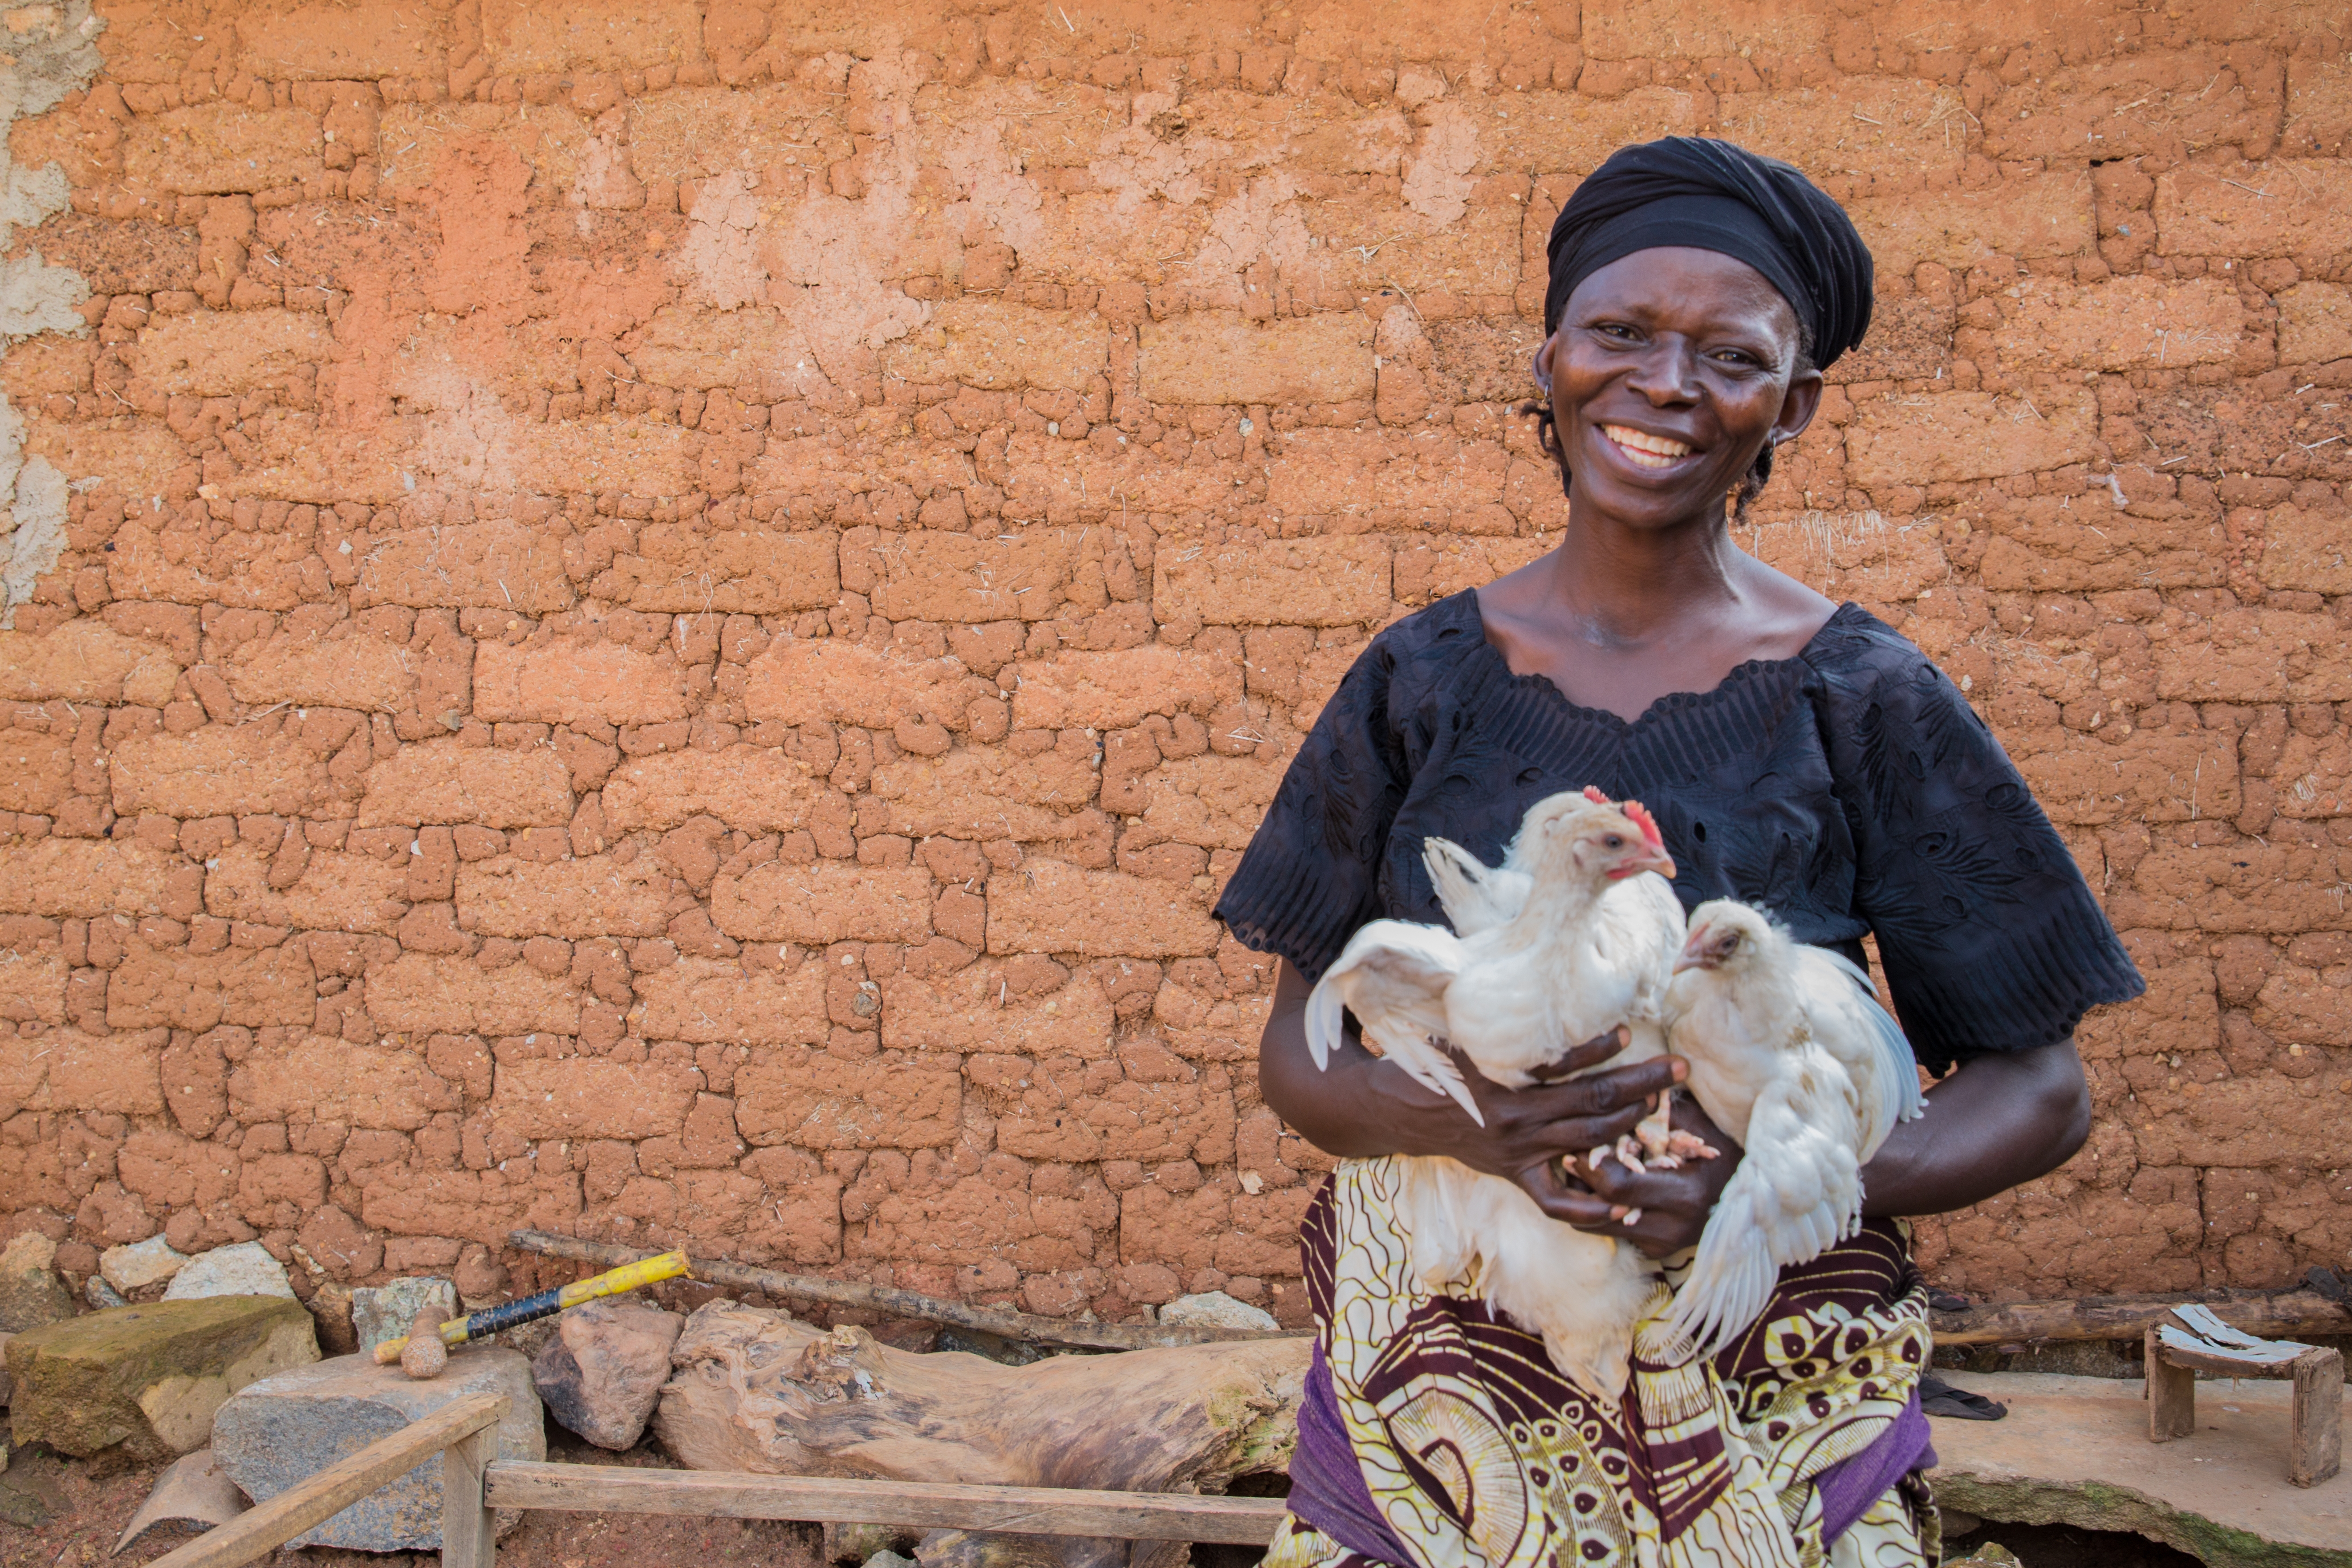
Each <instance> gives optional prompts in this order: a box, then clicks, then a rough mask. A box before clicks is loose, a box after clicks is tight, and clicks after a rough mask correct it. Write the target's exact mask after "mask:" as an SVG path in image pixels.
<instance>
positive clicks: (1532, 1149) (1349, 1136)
mask: <svg viewBox="0 0 2352 1568" xmlns="http://www.w3.org/2000/svg"><path fill="white" fill-rule="evenodd" d="M1309 989H1310V987H1309V986H1308V985H1307V981H1306V980H1305V978H1304V977H1303V976H1301V975H1300V974H1299V973H1298V972H1297V970H1295V969H1293V968H1291V967H1290V965H1289V964H1288V963H1284V964H1283V965H1282V966H1281V967H1280V969H1279V971H1278V972H1277V974H1276V980H1275V990H1274V1010H1273V1012H1272V1014H1271V1015H1270V1016H1268V1017H1267V1019H1266V1022H1265V1035H1264V1037H1262V1038H1261V1039H1260V1041H1259V1044H1258V1089H1259V1092H1260V1093H1262V1094H1263V1095H1264V1096H1265V1102H1266V1104H1267V1105H1269V1106H1271V1107H1273V1109H1274V1111H1275V1114H1276V1115H1277V1116H1280V1117H1281V1118H1282V1119H1283V1120H1284V1121H1286V1122H1288V1123H1289V1124H1290V1125H1291V1126H1292V1127H1293V1128H1295V1129H1297V1132H1298V1134H1299V1136H1301V1137H1303V1138H1305V1139H1306V1140H1307V1142H1309V1143H1312V1144H1314V1145H1315V1146H1316V1147H1317V1148H1318V1149H1320V1150H1322V1151H1323V1152H1325V1153H1327V1154H1336V1155H1339V1157H1340V1158H1342V1159H1369V1158H1372V1157H1374V1156H1377V1155H1381V1154H1444V1155H1447V1156H1450V1157H1451V1158H1453V1159H1456V1160H1459V1161H1461V1162H1462V1163H1464V1164H1465V1165H1468V1166H1470V1167H1471V1168H1472V1169H1473V1170H1478V1171H1484V1172H1486V1173H1488V1174H1489V1175H1496V1176H1501V1177H1503V1178H1504V1179H1505V1180H1507V1181H1516V1182H1518V1183H1519V1184H1521V1185H1523V1186H1526V1187H1528V1191H1529V1192H1530V1193H1531V1194H1534V1195H1535V1197H1536V1199H1537V1201H1538V1203H1541V1204H1543V1205H1544V1207H1545V1208H1546V1210H1547V1211H1548V1212H1551V1213H1553V1214H1554V1215H1555V1217H1559V1218H1568V1217H1570V1215H1568V1214H1566V1213H1561V1212H1559V1209H1558V1208H1557V1207H1556V1202H1557V1201H1558V1200H1559V1199H1560V1198H1570V1199H1574V1198H1580V1200H1581V1205H1582V1206H1580V1207H1579V1208H1577V1209H1576V1210H1575V1212H1577V1213H1583V1212H1585V1211H1586V1210H1587V1209H1589V1208H1590V1207H1591V1205H1592V1203H1593V1199H1592V1197H1591V1194H1587V1193H1580V1190H1578V1189H1574V1188H1563V1187H1562V1186H1561V1184H1559V1180H1558V1177H1557V1175H1556V1173H1552V1172H1551V1171H1550V1163H1551V1162H1552V1161H1553V1160H1556V1159H1559V1158H1560V1157H1561V1156H1564V1155H1570V1154H1578V1153H1582V1152H1586V1151H1588V1150H1591V1149H1593V1148H1596V1147H1598V1146H1599V1145H1601V1144H1603V1143H1611V1142H1615V1141H1616V1140H1617V1139H1618V1138H1619V1137H1620V1136H1622V1134H1624V1133H1626V1132H1630V1131H1633V1124H1634V1123H1635V1122H1636V1121H1640V1120H1641V1119H1642V1116H1643V1109H1644V1104H1645V1102H1646V1101H1647V1100H1649V1099H1650V1097H1651V1096H1653V1095H1654V1094H1656V1093H1657V1092H1658V1090H1660V1089H1664V1088H1666V1087H1668V1086H1669V1085H1671V1084H1675V1083H1678V1082H1680V1081H1681V1080H1682V1079H1684V1078H1685V1077H1686V1076H1687V1075H1688V1072H1689V1068H1687V1067H1686V1066H1685V1064H1684V1063H1683V1062H1681V1061H1680V1060H1679V1059H1677V1058H1670V1057H1658V1058H1653V1059H1652V1060H1650V1061H1646V1062H1641V1063H1638V1064H1636V1065H1634V1066H1632V1067H1626V1068H1611V1069H1609V1070H1607V1071H1603V1072H1597V1073H1586V1074H1585V1076H1583V1077H1581V1078H1578V1079H1571V1080H1570V1081H1568V1082H1565V1083H1556V1084H1551V1083H1548V1084H1538V1085H1535V1086H1534V1087H1532V1088H1528V1089H1502V1088H1498V1087H1497V1086H1496V1085H1495V1084H1493V1083H1491V1082H1489V1081H1488V1080H1487V1079H1485V1078H1483V1077H1481V1076H1480V1075H1479V1073H1478V1070H1477V1068H1474V1067H1472V1066H1471V1065H1470V1064H1469V1062H1468V1061H1466V1060H1464V1059H1462V1058H1458V1057H1457V1058H1455V1060H1456V1061H1457V1062H1458V1063H1459V1065H1460V1066H1461V1068H1462V1076H1463V1078H1464V1079H1465V1081H1466V1082H1467V1083H1468V1084H1469V1086H1470V1092H1471V1095H1472V1097H1473V1098H1474V1099H1475V1100H1476V1101H1477V1104H1478V1109H1479V1110H1480V1111H1481V1113H1483V1114H1484V1115H1485V1117H1486V1125H1485V1126H1484V1127H1481V1126H1479V1125H1478V1124H1477V1123H1476V1122H1475V1121H1471V1120H1470V1118H1469V1117H1468V1116H1466V1115H1465V1114H1463V1111H1462V1109H1461V1108H1460V1107H1459V1106H1457V1105H1455V1104H1454V1102H1453V1101H1452V1100H1448V1099H1447V1098H1446V1097H1445V1096H1444V1095H1442V1094H1438V1093H1436V1092H1434V1091H1433V1090H1431V1089H1423V1087H1422V1086H1421V1085H1420V1084H1418V1083H1415V1082H1414V1081H1413V1080H1412V1079H1411V1078H1408V1077H1407V1076H1406V1075H1405V1073H1404V1070H1403V1069H1402V1068H1399V1067H1397V1066H1396V1065H1395V1064H1394V1063H1391V1062H1386V1061H1382V1060H1381V1058H1378V1057H1376V1056H1374V1055H1372V1054H1371V1053H1370V1051H1368V1050H1366V1049H1365V1048H1364V1047H1363V1046H1362V1045H1360V1043H1359V1042H1358V1041H1357V1040H1356V1038H1355V1037H1354V1036H1353V1035H1352V1034H1351V1035H1350V1036H1349V1038H1348V1040H1347V1042H1346V1043H1345V1044H1344V1045H1343V1046H1341V1047H1340V1048H1339V1051H1338V1053H1337V1054H1335V1055H1334V1056H1333V1058H1331V1064H1330V1066H1329V1068H1328V1069H1325V1070H1320V1071H1318V1069H1317V1068H1316V1066H1315V1058H1314V1057H1313V1055H1312V1053H1310V1052H1309V1051H1308V1049H1307V1017H1306V1009H1307V994H1308V992H1309ZM1621 1049H1622V1046H1621V1045H1620V1044H1619V1043H1618V1040H1617V1038H1616V1037H1615V1036H1614V1035H1610V1036H1605V1037H1602V1038H1601V1039H1600V1040H1596V1041H1593V1042H1591V1043H1590V1044H1587V1045H1583V1046H1580V1047H1577V1048H1576V1049H1575V1050H1573V1051H1571V1052H1570V1053H1569V1056H1568V1058H1567V1060H1566V1061H1565V1062H1563V1063H1562V1064H1561V1067H1560V1069H1559V1070H1560V1071H1562V1072H1582V1071H1583V1070H1584V1069H1585V1068H1590V1067H1592V1066H1594V1065H1595V1064H1597V1063H1600V1062H1603V1061H1606V1060H1608V1059H1609V1058H1611V1057H1612V1056H1615V1055H1616V1054H1617V1052H1618V1051H1619V1050H1621ZM1710 1201H1712V1199H1710Z"/></svg>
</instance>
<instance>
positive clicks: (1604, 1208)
mask: <svg viewBox="0 0 2352 1568" xmlns="http://www.w3.org/2000/svg"><path fill="white" fill-rule="evenodd" d="M1580 1169H1581V1167H1580ZM1518 1183H1519V1186H1520V1189H1521V1190H1522V1191H1524V1192H1525V1193H1526V1194H1528V1196H1529V1197H1531V1198H1533V1199H1535V1201H1536V1206H1537V1207H1538V1208H1539V1209H1541V1210H1543V1212H1544V1213H1545V1214H1546V1215H1549V1217H1551V1218H1553V1219H1556V1220H1559V1221H1561V1222H1562V1223H1564V1224H1567V1225H1572V1226H1575V1227H1576V1228H1577V1229H1579V1230H1592V1231H1598V1230H1601V1229H1604V1228H1605V1227H1607V1226H1609V1225H1610V1224H1612V1214H1611V1211H1612V1209H1615V1210H1616V1213H1617V1214H1619V1215H1622V1214H1623V1212H1624V1211H1623V1209H1622V1208H1618V1207H1617V1205H1612V1203H1611V1202H1610V1201H1609V1200H1608V1199H1607V1198H1604V1197H1601V1196H1600V1195H1598V1194H1595V1193H1594V1192H1593V1191H1592V1190H1591V1188H1590V1187H1587V1186H1585V1185H1584V1184H1582V1183H1580V1182H1579V1181H1576V1180H1574V1179H1573V1178H1571V1177H1570V1176H1569V1175H1567V1174H1566V1173H1565V1172H1564V1171H1563V1170H1562V1167H1561V1164H1560V1162H1559V1161H1558V1160H1543V1161H1539V1162H1538V1163H1535V1164H1533V1165H1530V1166H1528V1168H1527V1169H1526V1170H1524V1171H1521V1172H1520V1173H1519V1175H1518Z"/></svg>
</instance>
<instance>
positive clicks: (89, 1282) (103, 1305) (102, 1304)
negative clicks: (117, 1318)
mask: <svg viewBox="0 0 2352 1568" xmlns="http://www.w3.org/2000/svg"><path fill="white" fill-rule="evenodd" d="M81 1293H82V1294H83V1295H84V1296H85V1297H87V1298H89V1304H90V1305H91V1306H93V1307H95V1308H97V1309H98V1310H100V1311H101V1312H103V1311H104V1310H107V1309H108V1308H109V1307H128V1306H129V1305H131V1303H130V1302H129V1301H126V1300H123V1299H122V1292H121V1291H120V1290H118V1289H115V1288H114V1287H113V1286H111V1285H109V1284H108V1283H107V1282H106V1279H105V1276H103V1275H99V1274H93V1275H91V1276H90V1277H89V1279H85V1280H83V1281H82V1282H81Z"/></svg>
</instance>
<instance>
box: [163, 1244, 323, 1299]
mask: <svg viewBox="0 0 2352 1568" xmlns="http://www.w3.org/2000/svg"><path fill="white" fill-rule="evenodd" d="M207 1296H283V1297H284V1298H285V1299H286V1300H289V1301H291V1300H294V1287H293V1285H292V1283H291V1282H289V1280H288V1279H287V1278H286V1266H285V1265H284V1264H282V1263H280V1262H278V1259H276V1258H272V1257H270V1256H269V1251H268V1248H267V1247H263V1246H262V1245H261V1243H259V1242H257V1241H241V1242H239V1243H237V1244H236V1246H235V1247H214V1248H213V1249H212V1250H211V1251H210V1252H200V1253H198V1254H196V1256H195V1257H194V1258H190V1259H188V1261H187V1262H185V1263H184V1264H182V1265H181V1266H180V1269H179V1272H177V1273H175V1274H173V1276H172V1283H171V1285H170V1286H169V1287H168V1288H166V1289H165V1290H164V1291H163V1300H166V1301H200V1300H204V1299H205V1297H207Z"/></svg>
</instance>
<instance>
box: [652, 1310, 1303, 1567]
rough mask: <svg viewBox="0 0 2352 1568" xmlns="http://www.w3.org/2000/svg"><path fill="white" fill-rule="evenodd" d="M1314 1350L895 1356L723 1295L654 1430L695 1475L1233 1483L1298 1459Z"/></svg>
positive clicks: (853, 1334) (1152, 1547) (1074, 1555)
mask: <svg viewBox="0 0 2352 1568" xmlns="http://www.w3.org/2000/svg"><path fill="white" fill-rule="evenodd" d="M1307 1344H1308V1342H1307V1341H1306V1340H1303V1339H1296V1340H1293V1339H1285V1340H1264V1341H1257V1342H1243V1343H1236V1344H1222V1345H1190V1346H1184V1347H1181V1348H1175V1349H1167V1350H1140V1351H1129V1352H1123V1353H1121V1354H1118V1355H1100V1356H1097V1355H1075V1356H1054V1357H1050V1358H1048V1359H1046V1360H1045V1361H1041V1362H1036V1363H1032V1364H1030V1365H1028V1366H1020V1367H1012V1366H1003V1365H999V1364H998V1363H995V1362H992V1361H988V1360H985V1359H983V1358H982V1357H980V1356H974V1355H964V1354H961V1353H957V1352H941V1353H937V1354H931V1355H917V1354H913V1353H910V1352H904V1351H896V1350H892V1349H890V1348H889V1347H888V1346H887V1345H883V1344H881V1343H879V1342H877V1341H876V1340H875V1338H874V1337H873V1336H872V1335H871V1334H869V1333H867V1332H866V1331H865V1330H863V1329H858V1328H849V1327H844V1328H839V1329H835V1330H833V1331H830V1332H828V1331H824V1330H820V1329H814V1328H811V1327H810V1326H808V1325H807V1324H805V1323H801V1322H797V1321H794V1320H793V1318H792V1317H791V1316H789V1315H788V1314H786V1313H783V1312H778V1311H770V1310H761V1309H759V1308H753V1307H743V1306H739V1305H737V1304H736V1303H734V1302H731V1301H723V1300H722V1301H712V1302H710V1303H709V1305H707V1306H705V1307H703V1308H701V1309H700V1310H698V1311H697V1312H696V1313H695V1314H694V1315H693V1316H692V1317H691V1318H689V1319H688V1321H687V1325H686V1330H685V1331H684V1332H683V1333H681V1334H680V1335H679V1336H678V1341H677V1347H676V1348H675V1349H674V1350H673V1351H672V1352H671V1356H670V1365H671V1367H672V1369H673V1371H672V1375H671V1378H670V1381H669V1384H668V1386H667V1387H666V1388H664V1389H663V1390H662V1396H661V1406H660V1409H659V1410H658V1412H657V1413H656V1415H655V1417H654V1426H655V1429H656V1431H657V1432H658V1433H659V1434H660V1436H661V1440H662V1443H663V1444H664V1446H665V1447H667V1448H668V1449H669V1451H670V1452H671V1453H672V1454H673V1455H675V1456H676V1457H677V1458H678V1459H679V1460H680V1461H681V1462H682V1463H684V1464H687V1465H689V1466H691V1467H693V1468H697V1469H717V1470H752V1471H759V1472H764V1473H767V1474H772V1475H820V1476H823V1475H832V1476H869V1477H876V1478H880V1479H903V1480H925V1481H960V1482H971V1483H980V1484H992V1485H998V1486H1050V1487H1088V1488H1099V1489H1107V1490H1114V1491H1192V1492H1222V1491H1223V1490H1225V1489H1226V1488H1227V1487H1228V1486H1229V1485H1230V1484H1231V1482H1232V1480H1233V1478H1234V1477H1235V1476H1238V1475H1246V1474H1250V1473H1252V1472H1255V1471H1267V1470H1281V1469H1284V1468H1287V1466H1288V1465H1289V1462H1290V1452H1291V1449H1292V1447H1293V1446H1294V1445H1295V1444H1296V1443H1297V1429H1298V1401H1299V1393H1300V1386H1301V1384H1302V1383H1303V1381H1304V1379H1305V1377H1306V1374H1307ZM888 1522H889V1521H877V1523H885V1524H887V1523H888ZM1130 1545H1132V1547H1133V1551H1132V1552H1130V1551H1129V1547H1130ZM1184 1552H1185V1548H1184V1546H1183V1545H1182V1544H1181V1542H1132V1543H1129V1542H1109V1541H1094V1540H1078V1539H1074V1538H1068V1537H1038V1536H1029V1537H1005V1538H983V1537H975V1536H963V1537H961V1538H960V1539H955V1540H950V1539H948V1538H947V1536H946V1532H940V1533H938V1534H935V1536H934V1537H933V1538H931V1539H930V1540H929V1541H927V1542H926V1549H925V1551H924V1553H923V1555H924V1560H925V1562H926V1563H927V1564H930V1563H941V1562H946V1563H959V1564H967V1565H973V1568H977V1565H979V1564H982V1563H987V1564H1001V1563H1013V1562H1024V1563H1055V1564H1059V1565H1061V1568H1119V1565H1130V1568H1145V1565H1147V1564H1148V1565H1150V1568H1165V1565H1167V1564H1171V1563H1181V1562H1182V1561H1183V1557H1184Z"/></svg>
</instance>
